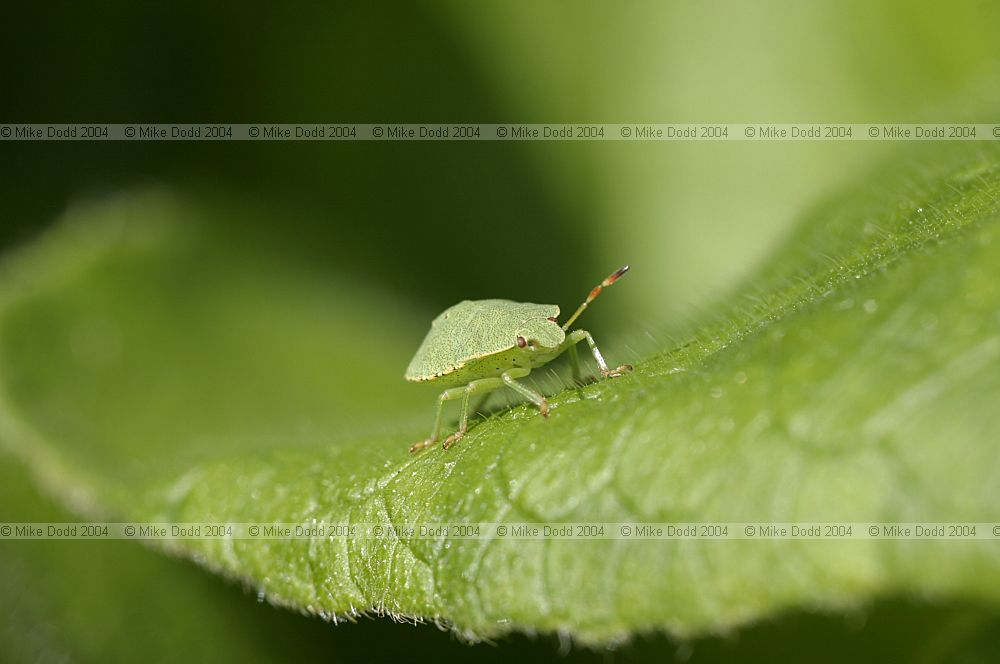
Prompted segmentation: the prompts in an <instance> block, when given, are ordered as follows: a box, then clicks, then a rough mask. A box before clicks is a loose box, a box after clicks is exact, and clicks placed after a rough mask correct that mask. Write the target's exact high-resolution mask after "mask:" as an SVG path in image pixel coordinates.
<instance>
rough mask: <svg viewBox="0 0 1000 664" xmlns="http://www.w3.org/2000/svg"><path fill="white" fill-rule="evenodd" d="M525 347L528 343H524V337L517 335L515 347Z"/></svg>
mask: <svg viewBox="0 0 1000 664" xmlns="http://www.w3.org/2000/svg"><path fill="white" fill-rule="evenodd" d="M527 345H528V342H527V341H525V339H524V337H522V336H520V335H518V337H517V347H518V348H524V347H525V346H527Z"/></svg>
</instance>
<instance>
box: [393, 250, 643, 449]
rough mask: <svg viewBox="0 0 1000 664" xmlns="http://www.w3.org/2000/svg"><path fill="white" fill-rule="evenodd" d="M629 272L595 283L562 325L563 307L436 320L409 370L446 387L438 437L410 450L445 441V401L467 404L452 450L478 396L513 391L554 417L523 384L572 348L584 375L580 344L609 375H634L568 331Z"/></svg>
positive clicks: (466, 313)
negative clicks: (614, 366) (614, 365)
mask: <svg viewBox="0 0 1000 664" xmlns="http://www.w3.org/2000/svg"><path fill="white" fill-rule="evenodd" d="M627 271H628V265H626V266H625V267H623V268H621V269H619V270H616V271H615V272H613V273H612V274H610V275H608V277H607V278H606V279H605V280H604V281H602V282H601V283H599V284H598V285H597V286H594V288H593V289H592V290H591V291H590V294H589V295H587V299H586V300H584V301H583V304H581V305H580V306H579V308H578V309H577V310H576V311H575V312H574V313H573V315H572V316H570V317H569V320H567V321H566V322H565V323H563V325H562V326H560V325H559V323H558V322H557V319H558V318H559V307H558V306H557V305H555V304H532V303H530V302H512V301H510V300H475V301H472V300H466V301H464V302H459V303H458V304H456V305H455V306H453V307H450V308H448V309H446V310H445V311H444V312H442V313H441V315H440V316H438V317H437V318H435V319H434V322H433V323H431V329H430V332H428V333H427V336H426V337H425V338H424V342H423V343H422V344H420V348H419V349H418V350H417V354H416V355H414V356H413V359H412V360H411V361H410V366H409V368H407V370H406V380H408V381H411V382H415V383H419V382H434V383H435V384H437V385H440V386H441V387H443V388H445V390H444V391H443V392H442V393H441V395H440V396H439V397H438V400H437V401H438V405H437V416H436V417H435V419H434V428H433V429H431V435H430V436H428V437H427V439H426V440H423V441H421V442H419V443H417V444H415V445H413V446H412V447H411V448H410V452H411V453H416V452H419V451H420V450H422V449H425V448H427V447H430V446H431V445H433V444H434V443H436V442H437V440H438V436H439V434H440V430H441V414H442V412H443V411H444V402H445V401H452V400H454V399H462V419H461V421H460V423H459V426H458V431H456V432H455V433H453V434H451V435H450V436H448V437H447V438H445V440H444V443H443V445H442V446H443V447H444V449H448V448H449V447H451V446H452V445H453V444H454V443H455V442H457V441H458V440H460V439H461V438H462V436H464V435H465V432H466V431H467V430H468V425H469V400H470V397H472V395H474V394H481V393H484V392H489V391H491V390H495V389H497V388H500V387H504V386H506V387H509V388H511V389H512V390H514V391H515V392H517V393H518V394H520V395H521V396H523V397H524V398H525V399H527V400H528V401H530V402H532V403H533V404H535V405H536V406H538V410H539V412H541V414H542V415H543V416H544V417H548V414H549V404H548V402H547V401H546V400H545V397H543V396H542V395H541V394H539V393H538V392H537V391H535V390H533V389H531V388H530V387H528V386H527V385H524V384H522V383H519V382H518V381H517V379H518V378H524V377H525V376H527V375H528V374H529V373H531V370H532V369H534V368H536V367H540V366H542V365H544V364H547V363H549V362H551V361H552V360H554V359H555V358H557V357H559V356H560V355H562V354H563V353H564V352H566V351H567V350H569V351H570V358H571V360H572V362H573V370H574V374H576V373H577V372H578V368H577V366H578V365H577V358H576V344H578V343H580V342H581V341H583V340H585V339H586V341H587V344H588V345H589V346H590V352H591V353H593V355H594V359H595V360H597V366H598V367H600V369H601V375H602V376H603V377H604V378H612V377H615V376H621V375H622V374H623V373H625V372H626V371H631V370H632V367H631V366H630V365H628V364H624V365H622V366H620V367H618V368H617V369H609V368H608V364H607V362H605V361H604V356H603V355H601V351H600V350H598V348H597V344H596V343H594V338H593V337H592V336H590V332H587V331H586V330H573V331H572V332H569V333H568V334H567V332H568V330H569V326H570V325H572V324H573V322H574V321H576V319H577V318H578V317H579V316H580V314H582V313H583V311H584V309H586V308H587V306H588V305H589V304H590V303H591V302H593V301H594V300H595V299H596V298H597V296H598V295H600V294H601V291H602V290H603V289H605V288H607V287H608V286H610V285H611V284H613V283H615V282H616V281H617V280H618V279H619V278H620V277H621V276H622V275H623V274H625V273H626V272H627Z"/></svg>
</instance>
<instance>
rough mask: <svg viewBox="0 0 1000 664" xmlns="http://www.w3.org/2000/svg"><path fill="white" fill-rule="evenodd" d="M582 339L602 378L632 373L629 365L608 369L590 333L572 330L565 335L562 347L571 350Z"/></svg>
mask: <svg viewBox="0 0 1000 664" xmlns="http://www.w3.org/2000/svg"><path fill="white" fill-rule="evenodd" d="M584 339H586V340H587V345H589V346H590V352H591V353H593V354H594V359H595V360H597V366H598V367H600V368H601V375H602V376H604V377H605V378H614V377H617V376H621V375H622V374H624V373H625V372H628V371H632V365H631V364H623V365H621V366H620V367H618V368H616V369H609V368H608V363H607V362H605V361H604V356H603V355H601V351H600V349H599V348H598V347H597V344H596V343H594V337H592V336H590V332H587V331H586V330H573V331H572V332H570V333H569V334H567V335H566V340H565V341H564V342H563V346H564V347H567V348H572V347H574V346H576V344H578V343H580V342H581V341H583V340H584Z"/></svg>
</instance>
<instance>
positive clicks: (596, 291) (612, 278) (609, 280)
mask: <svg viewBox="0 0 1000 664" xmlns="http://www.w3.org/2000/svg"><path fill="white" fill-rule="evenodd" d="M626 272H628V265H626V266H624V267H621V268H618V269H617V270H615V271H614V272H612V273H611V274H609V275H608V276H607V277H605V279H604V281H602V282H601V283H599V284H597V285H596V286H594V288H593V289H591V291H590V295H588V296H587V299H586V300H584V301H583V304H581V305H580V307H579V308H578V309H577V310H576V311H574V312H573V315H572V316H570V317H569V320H567V321H566V322H565V323H563V326H562V329H563V332H565V331H566V330H568V329H569V326H570V325H572V324H573V321H575V320H576V319H577V318H579V317H580V314H582V313H583V311H584V309H586V308H587V307H588V306H589V305H590V303H591V302H593V301H594V300H596V299H597V296H598V295H600V294H601V291H602V290H604V289H605V288H607V287H608V286H610V285H611V284H613V283H615V282H616V281H618V279H619V278H620V277H621V276H622V275H623V274H625V273H626Z"/></svg>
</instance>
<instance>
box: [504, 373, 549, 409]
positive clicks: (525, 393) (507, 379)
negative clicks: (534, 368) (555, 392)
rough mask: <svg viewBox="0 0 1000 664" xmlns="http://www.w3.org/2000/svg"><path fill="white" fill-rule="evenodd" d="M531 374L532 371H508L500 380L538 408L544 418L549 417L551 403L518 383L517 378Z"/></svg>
mask: <svg viewBox="0 0 1000 664" xmlns="http://www.w3.org/2000/svg"><path fill="white" fill-rule="evenodd" d="M529 373H531V370H530V369H508V370H507V371H505V372H503V374H501V376H500V378H502V379H503V382H504V383H505V384H506V385H507V387H509V388H510V389H512V390H514V391H515V392H517V393H518V394H520V395H521V396H522V397H524V398H525V399H527V400H528V401H530V402H531V403H533V404H535V405H536V406H538V410H539V411H540V412H541V413H542V416H543V417H548V415H549V402H548V401H546V400H545V397H543V396H542V395H541V394H539V393H538V392H536V391H535V390H533V389H531V388H530V387H528V386H527V385H524V384H522V383H519V382H517V381H516V380H514V379H515V378H524V377H525V376H527V375H528V374H529Z"/></svg>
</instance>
